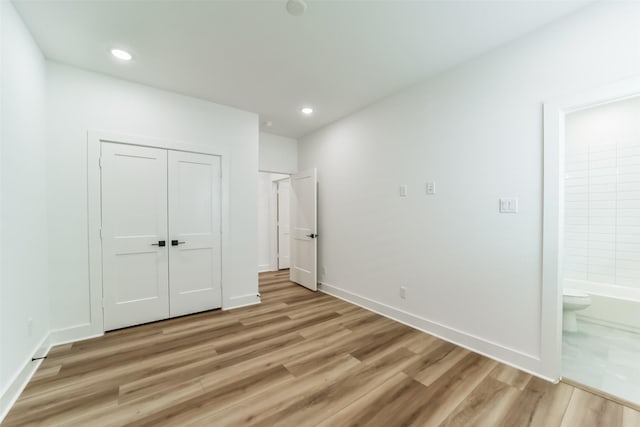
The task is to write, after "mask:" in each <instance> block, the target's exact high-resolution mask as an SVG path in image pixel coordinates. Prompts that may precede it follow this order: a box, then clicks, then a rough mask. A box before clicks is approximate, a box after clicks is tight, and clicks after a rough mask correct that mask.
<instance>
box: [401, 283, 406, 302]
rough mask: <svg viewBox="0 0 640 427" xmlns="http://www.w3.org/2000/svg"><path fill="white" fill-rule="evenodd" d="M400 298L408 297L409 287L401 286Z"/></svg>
mask: <svg viewBox="0 0 640 427" xmlns="http://www.w3.org/2000/svg"><path fill="white" fill-rule="evenodd" d="M400 298H402V299H407V287H406V286H400Z"/></svg>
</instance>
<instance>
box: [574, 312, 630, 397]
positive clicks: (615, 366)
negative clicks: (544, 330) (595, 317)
mask: <svg viewBox="0 0 640 427" xmlns="http://www.w3.org/2000/svg"><path fill="white" fill-rule="evenodd" d="M562 376H563V377H564V378H568V379H570V380H573V381H576V382H578V383H581V384H584V385H587V386H590V387H593V388H596V389H599V390H602V391H604V392H606V393H609V394H612V395H614V396H618V397H620V398H621V399H625V400H628V401H630V402H633V403H636V404H640V334H636V333H633V332H627V331H623V330H620V329H615V328H611V327H608V326H603V325H598V324H595V323H591V322H586V321H582V320H580V319H578V332H563V335H562Z"/></svg>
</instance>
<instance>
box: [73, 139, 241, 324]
mask: <svg viewBox="0 0 640 427" xmlns="http://www.w3.org/2000/svg"><path fill="white" fill-rule="evenodd" d="M102 142H112V143H117V144H127V145H137V146H141V147H150V148H161V149H165V150H174V151H185V152H189V153H198V154H208V155H212V156H218V157H220V168H221V175H222V176H221V179H220V187H221V188H220V191H221V204H220V221H221V232H222V236H221V248H220V249H221V268H222V271H221V287H222V309H223V310H224V309H225V308H226V307H227V306H229V305H230V303H229V301H227V300H226V299H225V295H231V289H228V286H229V285H230V283H231V280H230V272H231V258H230V256H229V251H228V248H229V247H230V233H229V229H230V227H229V218H230V216H229V173H230V161H229V153H228V150H227V149H225V148H223V147H220V146H218V145H215V144H193V143H188V142H182V141H173V140H166V139H160V138H152V137H146V136H139V135H130V134H124V133H118V132H110V131H102V130H89V131H88V132H87V231H88V247H89V314H90V321H89V323H88V324H86V325H81V327H82V329H84V330H85V331H86V334H85V335H86V336H89V335H91V336H94V335H101V334H103V333H104V317H103V313H102V295H103V293H102V291H103V283H102V239H101V236H100V231H101V225H102V206H101V204H102V202H101V192H102V190H101V177H100V176H101V173H100V147H101V144H102Z"/></svg>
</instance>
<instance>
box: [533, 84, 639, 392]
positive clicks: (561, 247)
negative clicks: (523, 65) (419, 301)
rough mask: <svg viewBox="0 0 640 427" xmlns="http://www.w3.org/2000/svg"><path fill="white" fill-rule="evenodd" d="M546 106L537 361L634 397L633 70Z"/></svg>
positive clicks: (597, 389)
mask: <svg viewBox="0 0 640 427" xmlns="http://www.w3.org/2000/svg"><path fill="white" fill-rule="evenodd" d="M544 112H545V117H544V130H545V141H544V143H545V150H544V162H545V163H544V220H543V307H544V309H543V325H542V326H543V328H544V329H543V336H542V338H543V340H542V344H543V356H544V358H543V361H544V363H545V364H546V365H547V366H548V367H550V368H551V369H553V370H554V373H555V374H556V378H558V377H560V378H563V379H564V380H565V381H568V382H573V383H578V384H580V385H582V386H586V387H587V388H590V389H592V390H593V391H594V392H596V393H605V394H607V395H609V396H613V397H614V398H616V399H618V400H622V401H626V402H630V403H631V404H635V405H637V404H638V403H640V372H638V371H637V362H636V359H637V353H638V351H640V334H639V333H638V332H640V329H638V325H640V317H639V316H640V293H639V292H640V285H639V283H640V268H639V267H638V266H639V265H640V264H639V262H640V258H639V257H638V256H637V253H640V238H639V237H638V236H639V235H640V233H638V230H640V228H637V227H640V205H638V202H637V200H639V199H640V139H638V138H640V125H638V123H640V78H632V79H627V80H623V81H620V82H617V83H615V84H611V85H608V86H604V87H600V88H597V89H593V90H589V91H585V92H583V93H579V94H574V95H571V96H567V97H564V98H563V99H558V100H555V101H553V102H548V103H546V104H545V106H544ZM547 328H548V329H547Z"/></svg>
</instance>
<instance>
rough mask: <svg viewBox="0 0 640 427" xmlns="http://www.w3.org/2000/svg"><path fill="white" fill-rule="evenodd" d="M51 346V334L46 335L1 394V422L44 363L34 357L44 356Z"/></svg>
mask: <svg viewBox="0 0 640 427" xmlns="http://www.w3.org/2000/svg"><path fill="white" fill-rule="evenodd" d="M50 348H51V344H50V335H46V336H45V337H44V338H43V339H42V341H40V344H38V346H37V347H36V350H35V351H34V352H33V354H32V355H31V356H30V357H29V358H28V359H27V360H26V361H25V363H24V365H23V366H22V369H21V370H20V371H19V372H18V373H17V374H16V375H15V376H14V377H13V378H12V379H11V381H10V382H9V385H8V386H7V388H6V389H5V390H4V391H3V392H2V395H0V423H2V420H4V418H5V417H6V416H7V414H8V413H9V410H10V409H11V407H12V406H13V405H14V404H15V403H16V401H17V400H18V397H20V394H22V391H23V390H24V388H25V387H26V386H27V384H28V383H29V380H31V377H33V374H35V373H36V371H37V370H38V367H39V366H40V365H41V364H42V359H40V360H32V359H33V358H38V357H44V356H46V355H47V354H48V353H49V349H50Z"/></svg>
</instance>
